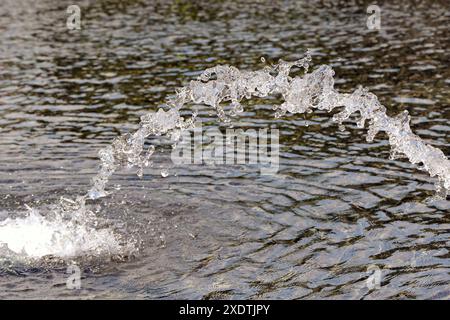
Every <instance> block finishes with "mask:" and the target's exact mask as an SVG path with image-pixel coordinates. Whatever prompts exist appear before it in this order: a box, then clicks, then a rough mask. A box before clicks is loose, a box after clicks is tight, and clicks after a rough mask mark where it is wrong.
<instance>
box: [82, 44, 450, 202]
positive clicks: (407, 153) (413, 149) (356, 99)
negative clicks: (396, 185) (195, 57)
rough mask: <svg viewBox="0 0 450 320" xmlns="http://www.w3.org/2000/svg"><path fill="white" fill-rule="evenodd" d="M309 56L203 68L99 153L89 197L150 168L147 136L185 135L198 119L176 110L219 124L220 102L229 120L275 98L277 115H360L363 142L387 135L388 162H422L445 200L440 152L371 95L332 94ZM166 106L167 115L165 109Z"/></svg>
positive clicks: (325, 71) (324, 71) (448, 164)
mask: <svg viewBox="0 0 450 320" xmlns="http://www.w3.org/2000/svg"><path fill="white" fill-rule="evenodd" d="M310 62H311V55H310V53H309V52H307V53H306V54H305V55H304V56H303V57H302V58H301V59H299V60H297V61H293V62H286V61H282V60H280V61H279V63H278V64H276V65H274V66H266V67H265V68H263V69H262V70H257V71H240V70H239V69H237V68H235V67H232V66H227V65H219V66H216V67H213V68H209V69H206V70H205V71H204V72H203V73H202V74H201V75H200V77H199V79H198V80H193V81H191V82H190V83H189V85H187V86H185V87H182V88H181V89H178V90H177V91H176V94H175V95H174V96H173V97H172V98H170V99H169V100H168V101H167V103H166V104H165V105H162V106H161V108H160V109H159V110H158V111H157V112H152V113H148V114H146V115H144V116H142V117H141V123H140V128H139V129H138V130H137V131H135V132H134V133H131V134H125V135H122V136H120V137H118V138H116V139H115V140H114V141H113V142H112V144H111V145H109V146H107V147H106V148H103V149H101V150H100V152H99V157H100V160H101V165H100V171H99V172H98V174H97V175H96V176H95V177H94V178H93V180H92V186H91V189H90V190H89V193H88V197H89V198H91V199H96V198H99V197H102V196H105V195H107V192H106V191H105V188H106V185H107V182H108V180H109V178H110V176H111V175H112V174H113V173H114V172H115V171H116V170H117V169H118V168H120V167H122V166H125V165H126V166H129V167H130V166H131V167H133V166H136V167H138V168H139V169H138V175H142V172H143V168H144V167H146V166H148V164H149V158H150V157H151V155H152V153H153V151H154V147H153V146H151V147H150V148H148V149H147V150H145V151H144V144H145V139H146V138H147V137H148V136H150V135H154V136H159V135H170V136H171V137H172V138H173V139H174V140H177V139H178V138H179V137H180V133H181V131H183V130H188V129H189V128H192V127H193V126H194V124H195V119H196V114H195V113H193V116H192V118H191V119H187V120H186V119H184V118H183V117H182V116H181V115H180V110H181V108H183V107H184V106H186V105H187V104H204V105H207V106H211V107H212V108H214V109H215V111H216V113H217V115H218V117H219V119H220V120H221V121H224V122H228V121H229V117H228V115H227V114H226V112H225V110H224V108H223V105H222V103H223V102H229V103H230V106H231V111H230V112H229V114H230V115H236V114H238V113H240V112H242V111H243V106H242V104H241V102H242V100H243V99H244V98H246V99H250V98H251V97H260V98H264V97H268V96H274V95H279V96H281V97H282V99H283V100H284V102H283V103H281V104H280V105H276V106H274V109H275V110H276V113H275V116H276V117H280V116H282V115H284V114H286V113H288V112H289V113H292V114H296V113H305V112H311V111H313V109H318V110H325V111H328V112H331V111H332V110H333V109H335V108H337V107H343V108H342V110H341V111H340V112H338V113H337V114H335V115H334V117H333V120H334V121H336V122H338V123H339V125H340V128H342V127H343V125H342V123H343V122H344V121H345V120H347V119H349V117H350V116H351V115H352V114H353V113H359V115H360V118H359V120H358V121H357V126H358V127H359V128H364V127H365V125H366V123H368V134H367V141H369V142H370V141H372V140H373V139H374V137H375V136H376V134H377V133H378V132H380V131H384V132H386V134H387V135H388V138H389V143H390V145H391V159H397V158H399V157H402V156H403V157H406V158H408V160H409V161H410V162H411V163H413V164H419V163H421V164H422V166H421V167H419V169H421V170H424V171H427V172H428V173H429V174H430V176H431V177H435V176H436V177H437V182H436V190H437V195H436V196H437V197H440V198H445V197H446V196H447V194H448V193H449V191H450V161H449V159H447V157H446V156H445V155H444V153H443V152H442V151H441V150H439V149H437V148H435V147H433V146H431V145H429V144H427V143H425V142H424V141H423V140H422V139H421V138H420V137H419V136H417V135H415V134H414V133H413V132H412V130H411V127H410V124H409V123H410V116H409V114H408V112H407V111H403V112H402V113H401V114H399V115H397V116H395V117H390V116H388V115H387V114H386V108H385V107H384V106H383V105H381V104H380V102H379V101H378V98H377V97H376V95H374V94H373V93H371V92H369V91H368V90H367V89H365V88H363V87H358V88H357V89H356V90H355V91H354V92H353V93H350V94H348V93H339V92H338V91H337V90H336V89H334V78H333V76H334V71H333V70H332V68H331V67H330V66H328V65H322V66H319V67H318V68H317V69H315V70H314V71H313V72H311V73H308V68H309V64H310ZM294 66H297V67H300V68H303V69H304V70H305V73H304V75H303V76H295V77H291V76H290V71H291V69H292V67H294ZM164 107H168V108H169V109H168V110H167V111H164V110H163V108H164Z"/></svg>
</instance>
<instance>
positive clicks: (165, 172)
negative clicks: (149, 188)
mask: <svg viewBox="0 0 450 320" xmlns="http://www.w3.org/2000/svg"><path fill="white" fill-rule="evenodd" d="M168 175H169V171H168V170H167V169H162V170H161V176H162V177H163V178H165V177H167V176H168Z"/></svg>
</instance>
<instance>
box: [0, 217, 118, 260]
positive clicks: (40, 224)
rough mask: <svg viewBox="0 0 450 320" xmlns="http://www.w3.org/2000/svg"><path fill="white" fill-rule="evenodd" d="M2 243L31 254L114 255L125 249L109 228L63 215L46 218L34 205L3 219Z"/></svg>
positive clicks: (21, 253)
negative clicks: (62, 216) (19, 214)
mask: <svg viewBox="0 0 450 320" xmlns="http://www.w3.org/2000/svg"><path fill="white" fill-rule="evenodd" d="M0 246H3V247H5V246H6V247H7V249H8V250H9V251H12V252H13V253H14V254H16V255H17V256H19V257H29V258H41V257H44V256H48V255H52V256H55V257H60V258H70V257H78V256H83V255H86V254H93V255H113V254H118V253H120V252H121V250H123V247H122V246H121V244H120V242H119V239H118V237H117V236H116V235H115V234H114V233H113V231H112V230H110V229H107V228H104V229H96V228H94V227H91V226H88V225H87V224H80V223H78V222H76V221H73V220H72V221H70V220H69V221H67V220H63V219H62V218H61V217H60V216H56V217H55V218H47V217H44V216H43V215H41V214H40V213H39V212H38V211H37V210H35V209H33V210H30V211H29V213H28V214H27V216H25V217H23V218H14V219H12V218H7V219H5V220H3V221H0Z"/></svg>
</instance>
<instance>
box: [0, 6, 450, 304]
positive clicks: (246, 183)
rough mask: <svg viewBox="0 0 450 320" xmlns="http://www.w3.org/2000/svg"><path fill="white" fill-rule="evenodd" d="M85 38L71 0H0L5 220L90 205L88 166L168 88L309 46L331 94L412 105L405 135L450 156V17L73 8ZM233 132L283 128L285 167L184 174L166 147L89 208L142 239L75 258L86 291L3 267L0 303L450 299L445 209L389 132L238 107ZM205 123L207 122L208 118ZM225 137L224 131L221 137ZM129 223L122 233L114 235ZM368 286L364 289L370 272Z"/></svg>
mask: <svg viewBox="0 0 450 320" xmlns="http://www.w3.org/2000/svg"><path fill="white" fill-rule="evenodd" d="M77 3H78V4H79V6H80V8H81V11H82V29H81V30H79V31H77V30H74V31H69V30H67V29H66V26H65V21H66V17H67V14H66V8H67V6H68V5H69V4H73V2H70V1H59V2H58V3H57V4H56V3H55V2H54V1H50V0H41V1H38V2H37V3H35V2H33V1H24V0H20V1H14V2H13V3H9V2H8V1H6V2H2V3H1V4H0V43H1V46H0V138H1V139H0V163H1V165H0V186H1V188H0V218H1V219H4V218H6V217H15V216H17V215H19V214H21V213H23V211H25V210H26V209H25V207H24V205H25V204H27V205H29V206H31V207H36V208H42V209H41V210H42V211H43V212H45V208H47V207H48V206H49V205H51V204H52V203H55V201H57V199H59V198H60V197H61V196H64V197H72V198H73V197H76V196H77V195H80V194H84V193H85V192H86V190H87V188H88V186H89V183H90V179H91V178H92V176H93V175H94V174H95V173H96V172H97V169H98V160H97V151H98V150H99V149H100V148H101V147H104V146H106V145H108V144H109V143H110V142H111V141H112V139H114V138H115V137H116V136H117V135H118V134H120V133H125V132H131V131H133V130H135V129H137V126H138V123H139V117H140V116H141V115H143V114H145V113H146V112H148V111H151V110H156V106H157V105H158V104H161V103H162V102H163V101H164V99H165V97H166V96H167V95H170V94H172V93H173V92H174V90H175V88H177V87H180V86H183V85H185V84H186V83H187V82H188V81H190V80H192V79H194V78H196V77H197V76H198V75H199V74H200V72H201V71H202V70H204V69H205V68H207V67H212V66H214V65H217V64H230V65H234V66H236V67H238V68H240V69H244V70H245V69H252V70H253V69H259V68H261V67H262V66H263V64H262V63H261V60H260V58H261V57H265V58H266V60H267V61H268V62H270V63H275V62H276V61H278V59H280V58H282V59H284V60H291V59H296V58H299V57H300V56H301V55H302V54H303V53H304V52H305V50H306V49H308V48H309V49H311V50H312V55H313V67H314V66H318V65H320V64H329V65H331V66H332V67H333V68H334V70H335V72H336V78H337V79H338V80H337V83H336V87H337V88H338V89H339V90H340V91H342V92H351V91H353V90H354V89H355V88H356V87H357V86H358V85H364V86H366V87H368V88H369V89H370V90H371V91H372V92H374V93H375V94H376V95H377V96H378V97H379V100H380V102H381V103H383V104H384V105H385V106H386V107H387V108H388V114H391V115H393V114H397V113H399V112H400V111H401V110H408V111H409V112H410V114H411V115H412V125H411V127H412V128H413V130H414V132H415V133H417V134H419V135H420V136H421V137H422V138H423V139H425V140H426V141H428V142H429V143H431V144H432V145H433V146H436V147H438V148H440V149H441V150H442V151H443V152H444V153H445V154H446V155H449V154H450V135H449V131H450V125H449V119H450V108H449V104H450V89H449V84H450V71H449V70H450V68H449V61H450V56H449V50H448V49H449V44H450V41H449V39H450V31H449V28H448V25H449V23H450V14H449V10H448V9H449V6H448V3H446V2H445V1H443V2H442V3H439V2H434V1H424V2H423V4H422V5H413V4H412V3H411V4H408V3H405V2H403V1H399V2H397V3H395V2H394V3H392V2H386V3H384V2H381V4H380V5H381V9H382V15H381V18H382V28H381V30H380V31H370V30H368V29H367V26H366V17H367V15H366V11H365V8H366V7H367V4H365V3H364V2H362V1H361V2H358V3H353V4H342V3H341V4H331V3H330V2H327V1H318V2H311V1H270V2H269V1H267V2H265V1H258V2H256V3H253V4H250V3H244V4H237V3H235V2H233V1H219V2H217V3H214V4H213V3H211V2H210V1H199V2H197V1H196V2H195V3H190V2H187V1H173V2H171V1H112V0H110V1H79V2H77ZM250 104H251V108H247V109H246V112H245V113H243V114H242V115H241V116H240V117H239V118H238V119H236V120H235V121H234V123H233V125H234V127H235V128H238V127H240V128H243V129H247V128H277V129H279V130H280V144H281V148H280V157H281V158H280V169H279V172H278V174H277V175H275V176H272V177H267V176H261V175H260V172H259V170H257V169H255V168H252V167H246V166H216V167H211V166H182V167H174V168H171V169H170V170H169V173H170V175H169V176H168V177H166V178H163V177H161V174H160V170H159V168H158V166H159V165H160V164H161V165H162V164H168V163H170V149H169V148H168V147H167V146H165V147H164V146H163V147H161V148H160V149H158V152H157V154H156V156H155V158H156V159H155V163H156V166H155V167H154V168H152V169H148V170H146V172H145V176H144V178H143V179H139V178H138V177H137V176H136V175H135V174H134V173H135V172H134V171H129V172H127V171H121V172H120V173H118V174H116V175H115V176H114V177H113V179H112V181H111V183H110V188H111V189H113V188H115V189H117V190H116V191H115V193H114V194H113V195H111V196H109V197H107V198H103V199H100V200H96V201H91V202H89V205H90V206H91V207H92V208H93V210H94V211H95V212H97V214H98V215H99V216H101V217H102V218H105V219H106V220H108V221H111V223H114V224H120V225H121V230H126V231H124V233H125V234H124V236H130V237H133V238H138V239H139V241H140V244H141V245H140V247H139V249H140V250H139V252H138V254H136V256H133V257H125V258H124V259H119V260H118V259H114V258H102V259H95V260H94V261H92V260H87V261H81V262H80V265H81V267H82V271H83V278H82V288H81V289H80V290H74V291H71V290H68V289H67V288H66V285H65V283H66V279H67V274H65V266H61V265H60V264H58V263H52V262H48V261H41V262H39V263H36V264H31V265H30V264H25V265H17V264H14V265H12V266H11V265H10V264H9V263H6V262H3V264H2V265H1V266H0V275H1V276H0V287H1V288H2V290H1V292H0V297H1V298H43V297H48V298H68V297H77V298H148V299H161V298H162V299H166V298H176V299H182V298H191V299H201V298H204V299H212V298H221V299H222V298H223V299H228V298H237V299H240V298H259V299H270V298H274V299H299V298H303V299H314V298H331V299H336V298H353V299H361V298H366V299H373V298H438V299H445V298H448V297H449V295H450V257H449V246H450V220H449V212H450V202H449V201H448V200H447V201H446V200H442V201H437V202H434V203H432V204H427V203H425V201H424V200H425V199H426V198H427V197H429V196H430V195H432V194H433V192H434V191H433V190H434V186H433V183H434V182H435V181H434V180H433V179H432V178H430V177H429V176H428V175H426V174H425V173H423V172H421V171H419V170H417V168H416V167H415V166H413V165H411V164H409V163H408V162H407V161H406V160H395V161H392V160H389V146H388V142H387V141H386V136H385V135H383V134H380V135H379V136H377V138H376V139H375V141H374V142H373V143H370V144H369V143H367V142H366V140H365V134H364V132H363V131H361V130H359V129H357V128H356V126H352V125H350V126H347V129H346V131H344V132H340V131H339V130H337V126H336V125H335V124H333V123H331V122H330V121H329V119H330V117H329V115H328V114H325V113H314V114H307V115H306V116H295V115H294V116H287V117H283V118H281V119H273V112H272V110H271V108H272V106H271V104H268V103H267V101H266V102H259V101H256V100H255V101H252V102H250ZM200 117H201V119H202V121H204V126H206V127H211V126H218V123H217V122H216V121H215V117H212V116H211V115H210V113H209V111H208V110H207V109H206V107H205V108H203V109H200ZM221 128H222V129H225V128H224V127H223V126H222V127H221ZM122 225H124V226H122ZM372 265H377V266H378V267H379V268H380V269H381V271H382V282H381V288H380V289H375V290H370V289H369V288H368V287H367V286H366V279H367V277H368V275H369V274H370V273H367V270H368V268H369V267H370V266H372Z"/></svg>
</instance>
